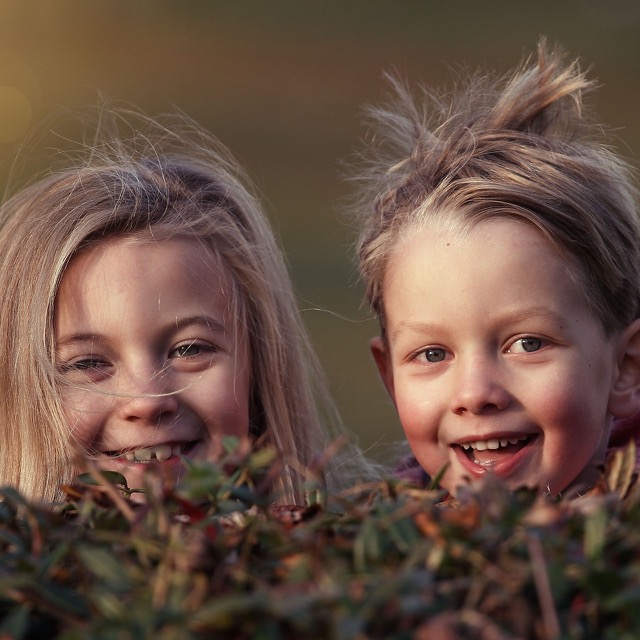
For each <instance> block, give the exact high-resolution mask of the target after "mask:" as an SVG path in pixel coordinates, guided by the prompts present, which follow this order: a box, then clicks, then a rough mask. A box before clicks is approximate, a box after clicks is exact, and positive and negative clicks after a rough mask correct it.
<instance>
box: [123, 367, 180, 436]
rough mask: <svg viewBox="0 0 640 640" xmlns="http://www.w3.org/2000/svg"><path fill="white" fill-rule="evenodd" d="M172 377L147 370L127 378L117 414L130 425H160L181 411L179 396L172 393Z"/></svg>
mask: <svg viewBox="0 0 640 640" xmlns="http://www.w3.org/2000/svg"><path fill="white" fill-rule="evenodd" d="M168 378H169V375H168V374H167V373H165V372H160V373H159V372H157V371H154V370H149V369H146V370H144V371H138V372H136V373H135V374H132V375H130V376H128V380H127V382H126V384H123V385H122V386H120V388H119V389H118V391H117V392H116V395H117V398H116V400H117V403H118V405H117V408H116V413H117V415H118V417H119V418H120V419H121V420H125V421H127V422H130V423H140V424H149V425H151V426H159V425H160V423H161V422H162V420H163V419H165V418H167V417H171V416H172V415H173V414H175V413H176V412H177V410H178V397H177V394H176V393H175V391H172V390H171V388H170V387H171V385H170V383H169V379H168Z"/></svg>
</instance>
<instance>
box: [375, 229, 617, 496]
mask: <svg viewBox="0 0 640 640" xmlns="http://www.w3.org/2000/svg"><path fill="white" fill-rule="evenodd" d="M401 242H402V241H401ZM569 269H570V267H569V265H568V264H567V263H566V261H564V260H563V259H562V258H561V257H560V256H559V255H558V253H557V252H556V251H555V250H554V249H553V248H552V246H551V245H550V244H549V243H548V241H547V240H546V239H545V238H544V237H543V236H542V234H541V233H540V232H539V231H538V230H536V229H534V228H533V227H532V226H530V225H528V224H525V223H523V222H518V221H514V220H509V219H506V218H503V219H493V220H488V221H485V222H482V223H479V224H478V225H477V226H476V227H474V228H473V229H471V230H470V231H469V232H468V234H466V235H464V236H463V235H462V234H461V233H460V232H456V231H451V230H444V227H442V226H437V225H436V224H435V223H434V224H433V225H431V226H429V227H428V228H427V229H424V228H421V229H420V230H416V229H414V230H413V231H409V234H408V235H407V236H406V239H405V241H404V242H402V244H401V246H399V247H398V250H397V251H395V252H394V254H393V257H392V258H391V259H390V263H389V266H388V270H387V273H386V277H385V281H384V308H385V322H386V330H387V340H386V341H383V340H381V339H380V338H377V339H375V340H374V341H373V342H372V352H373V355H374V357H375V359H376V362H377V364H378V367H379V369H380V372H381V374H382V377H383V380H384V382H385V384H386V386H387V388H388V390H389V392H390V394H391V396H392V398H393V400H394V402H395V405H396V407H397V410H398V414H399V417H400V422H401V423H402V426H403V428H404V431H405V433H406V435H407V438H408V441H409V443H410V445H411V447H412V449H413V452H414V454H415V456H416V457H417V459H418V461H419V462H420V464H421V465H422V466H423V468H424V469H425V470H426V471H427V473H429V474H430V475H431V476H435V475H436V474H437V473H438V472H440V471H441V470H442V469H443V468H444V467H445V466H446V472H445V475H444V479H443V482H442V485H443V486H444V487H445V488H446V489H448V490H449V491H454V490H455V488H456V487H457V486H459V485H461V484H463V483H465V482H466V481H467V479H473V478H480V477H482V476H484V475H485V474H487V473H494V474H495V475H496V476H499V477H501V478H503V479H505V480H506V481H507V482H508V483H509V485H510V486H512V487H516V486H520V485H526V486H530V487H539V488H540V489H543V490H547V491H550V492H551V493H553V494H555V493H558V492H560V491H563V490H565V489H566V488H568V487H569V486H570V485H574V486H577V485H583V483H585V484H587V485H588V484H589V483H590V482H592V481H593V478H594V475H595V473H596V468H597V464H598V463H599V462H600V461H601V460H602V459H603V456H604V451H605V448H606V445H607V437H608V432H609V427H610V421H611V415H612V414H614V415H616V414H618V413H620V409H619V408H618V407H617V404H616V401H615V399H614V398H615V397H617V396H616V394H615V393H614V391H613V390H614V387H615V385H616V381H617V379H618V377H619V364H620V362H619V360H620V357H621V355H620V354H621V353H624V346H623V340H624V334H623V333H617V334H614V336H612V337H607V335H605V333H604V330H603V329H602V327H601V324H600V322H599V321H598V320H597V319H596V318H595V317H594V316H593V314H592V313H591V311H590V310H589V308H588V307H587V305H586V303H585V301H584V298H583V295H582V294H581V292H580V290H579V289H578V287H577V286H576V284H575V283H574V281H573V280H572V279H571V277H570V275H569ZM621 345H622V346H621ZM583 488H584V486H583Z"/></svg>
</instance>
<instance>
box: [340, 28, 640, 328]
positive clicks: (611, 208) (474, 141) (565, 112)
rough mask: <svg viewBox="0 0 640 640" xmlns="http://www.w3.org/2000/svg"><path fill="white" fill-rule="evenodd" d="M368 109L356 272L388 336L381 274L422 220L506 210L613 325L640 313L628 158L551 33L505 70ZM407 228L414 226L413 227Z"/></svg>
mask: <svg viewBox="0 0 640 640" xmlns="http://www.w3.org/2000/svg"><path fill="white" fill-rule="evenodd" d="M387 78H388V79H389V81H390V83H391V86H392V90H393V97H392V99H391V101H390V102H389V103H388V104H386V105H384V106H382V107H379V108H371V109H369V110H368V113H369V115H370V116H371V117H372V119H373V131H374V134H373V136H372V140H373V141H372V144H370V145H369V147H368V149H367V150H366V151H365V152H364V153H363V154H362V155H361V161H360V162H359V163H358V167H357V169H356V170H355V171H354V172H353V176H352V177H353V179H354V180H355V181H357V182H358V183H359V190H358V194H357V196H356V200H355V202H354V207H353V210H354V212H355V215H356V216H357V219H358V220H359V226H360V236H359V239H358V242H357V255H358V261H359V270H360V273H361V275H362V277H363V279H364V281H365V285H366V295H367V298H368V300H369V302H370V304H371V305H372V308H373V309H374V311H375V312H376V313H377V314H378V316H379V318H380V321H381V324H382V330H383V335H384V277H385V273H386V269H387V265H388V261H389V259H390V257H391V256H392V255H393V252H394V250H395V249H396V247H397V245H398V242H399V240H401V238H402V237H404V234H405V233H407V232H408V233H410V230H409V229H410V227H413V226H414V225H416V224H418V225H424V224H428V223H429V221H430V220H433V219H434V218H436V217H437V218H440V219H442V218H444V219H446V218H447V217H454V218H456V219H457V221H459V222H461V223H462V224H463V225H467V226H468V225H474V224H477V223H478V222H481V221H482V220H486V219H490V218H495V217H508V218H513V219H516V220H520V221H524V222H526V223H528V224H531V225H533V226H534V227H536V228H537V229H539V230H540V231H541V232H542V233H543V234H544V236H545V237H546V238H547V239H548V240H549V242H551V243H552V245H553V246H554V247H555V249H556V250H557V251H558V252H559V253H560V254H561V255H562V256H563V258H564V259H566V260H567V264H568V268H569V273H570V275H571V277H573V278H574V279H575V281H576V282H577V284H578V285H579V286H580V287H581V290H582V291H583V293H584V296H585V299H586V300H587V302H588V304H589V305H590V308H591V309H592V311H593V313H594V314H595V316H596V317H597V318H598V319H599V320H600V322H601V323H602V326H603V327H604V329H605V331H607V332H611V331H613V330H615V329H617V328H620V327H622V326H625V325H627V324H629V323H630V322H632V321H633V320H634V319H636V318H638V317H639V316H640V226H639V223H638V218H637V211H636V199H635V198H636V193H635V189H634V186H633V176H632V175H631V170H630V168H629V166H628V165H627V164H626V163H625V162H624V161H623V160H622V159H621V158H620V157H619V156H618V155H617V154H616V153H615V152H614V151H613V150H612V149H611V148H610V146H609V144H608V142H607V140H606V138H605V137H604V135H603V129H602V127H601V126H600V125H599V124H597V123H595V122H594V120H593V118H592V116H591V114H590V113H589V112H588V110H587V105H586V101H585V94H586V93H588V92H589V91H591V90H592V88H593V83H592V82H591V81H589V80H588V79H587V78H586V77H585V75H584V74H583V73H582V72H581V70H580V67H579V65H578V62H577V61H567V60H566V56H565V55H564V54H563V53H562V52H561V51H560V49H558V48H553V49H551V48H549V47H548V46H547V44H546V42H545V40H544V39H541V40H540V42H539V45H538V52H537V59H536V60H534V61H532V60H531V59H530V58H529V59H527V60H525V61H524V62H523V63H522V65H521V66H519V67H518V68H517V69H516V70H515V71H514V72H512V73H511V74H508V75H506V76H502V77H500V76H491V75H483V74H475V75H471V76H470V77H468V78H467V79H466V80H465V81H464V82H463V83H462V84H461V85H460V86H459V87H457V88H456V89H455V90H454V91H452V92H450V93H448V94H442V95H435V94H434V93H430V92H429V91H427V90H426V89H424V88H422V89H421V91H420V95H419V97H418V98H414V96H413V95H412V93H411V92H410V90H409V89H408V88H407V86H406V83H405V82H403V81H401V80H400V79H399V78H398V77H397V75H391V74H389V75H387ZM408 230H409V231H408Z"/></svg>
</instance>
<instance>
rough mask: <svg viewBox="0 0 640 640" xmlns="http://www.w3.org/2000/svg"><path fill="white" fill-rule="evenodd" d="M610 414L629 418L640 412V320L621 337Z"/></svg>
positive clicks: (630, 326) (610, 401)
mask: <svg viewBox="0 0 640 640" xmlns="http://www.w3.org/2000/svg"><path fill="white" fill-rule="evenodd" d="M608 408H609V413H610V414H611V415H613V416H614V417H616V418H629V417H631V416H633V415H635V414H637V413H638V411H639V410H640V319H638V320H634V321H633V322H632V323H631V324H630V325H629V326H628V327H627V328H626V329H625V330H624V331H623V332H622V334H621V335H620V337H619V342H618V373H617V376H616V378H615V379H614V381H613V384H612V386H611V393H610V394H609V407H608Z"/></svg>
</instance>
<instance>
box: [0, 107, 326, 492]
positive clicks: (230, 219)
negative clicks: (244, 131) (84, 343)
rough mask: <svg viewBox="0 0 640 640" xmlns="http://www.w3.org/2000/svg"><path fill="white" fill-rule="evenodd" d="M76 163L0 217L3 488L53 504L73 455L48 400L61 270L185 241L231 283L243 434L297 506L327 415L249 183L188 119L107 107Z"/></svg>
mask: <svg viewBox="0 0 640 640" xmlns="http://www.w3.org/2000/svg"><path fill="white" fill-rule="evenodd" d="M126 128H128V135H124V134H123V130H124V131H126V130H127V129H126ZM81 156H83V159H81V160H80V162H79V163H78V162H74V165H73V166H71V168H67V169H62V170H56V171H54V172H52V173H51V174H50V175H48V176H46V177H44V178H43V179H41V180H40V181H38V182H36V183H35V184H32V185H31V186H29V187H27V188H25V189H23V190H22V191H21V192H19V193H17V194H16V195H14V196H13V197H12V198H10V199H9V200H8V201H7V202H5V203H4V204H3V206H2V207H1V209H0V224H1V229H0V289H1V290H2V296H3V304H2V307H1V310H0V390H1V392H0V416H1V418H0V434H1V435H0V441H1V442H2V446H1V447H0V484H9V485H12V486H15V487H17V488H18V489H19V490H21V491H22V492H23V493H24V494H25V495H27V496H28V497H32V498H37V499H44V500H51V499H53V498H54V497H56V491H57V489H58V487H59V485H60V483H61V482H68V481H69V480H71V477H70V476H71V474H72V473H73V458H74V456H75V455H77V451H75V450H74V448H73V447H72V446H71V443H70V439H71V438H70V430H69V426H68V424H67V423H66V421H65V419H64V417H63V412H62V407H61V403H60V400H59V394H58V391H57V384H56V372H55V366H54V358H55V344H54V338H53V336H54V331H53V314H54V301H55V298H56V293H57V290H58V286H59V284H60V280H61V278H62V276H63V274H64V272H65V268H66V267H67V265H68V264H69V261H70V260H71V259H72V258H73V257H74V256H75V255H77V254H78V253H79V252H81V251H83V250H85V249H86V248H88V247H90V246H91V245H92V244H95V243H99V242H101V241H102V240H104V239H105V238H107V237H110V236H114V235H116V236H125V237H129V236H131V237H136V236H151V237H153V238H154V239H163V238H167V237H172V236H186V237H190V238H195V239H197V240H198V241H199V242H201V243H203V244H204V245H205V246H206V247H208V248H209V249H210V250H211V252H212V253H213V255H214V256H216V258H217V259H218V260H219V261H220V263H221V264H222V265H224V267H225V268H226V269H227V271H228V272H229V274H230V276H231V278H232V281H233V288H234V291H233V292H232V300H233V302H232V306H233V307H234V309H233V310H232V313H235V314H236V316H235V317H236V318H237V321H238V322H239V323H241V324H242V325H244V330H245V331H246V333H247V335H248V338H249V343H250V353H251V368H252V385H251V386H252V388H251V398H250V403H251V408H250V414H251V415H250V422H251V424H250V429H251V432H252V433H253V434H254V435H255V436H262V437H263V439H264V441H265V442H266V443H267V444H271V445H273V446H275V447H276V449H277V450H278V451H279V453H280V454H281V456H282V459H283V461H284V462H285V473H284V474H282V475H281V477H280V480H279V483H280V486H278V487H276V488H275V490H274V495H275V496H276V498H277V499H278V500H281V501H283V502H291V501H296V500H300V499H301V483H302V477H303V476H304V469H305V468H306V467H307V466H308V465H309V464H310V463H311V461H312V458H313V456H314V455H316V454H317V453H318V451H319V450H320V449H322V448H324V447H325V446H326V444H327V443H326V442H325V441H324V439H326V438H327V437H328V436H327V431H326V430H325V429H324V428H323V426H322V423H323V421H325V420H327V421H329V420H335V419H336V417H335V413H334V409H333V406H332V404H331V402H330V401H329V399H328V397H327V394H326V389H325V388H324V383H323V378H322V375H321V374H320V373H319V371H318V370H317V365H316V362H315V359H314V356H313V353H312V351H311V349H310V346H309V343H308V340H307V337H306V334H305V331H304V329H303V327H302V324H301V321H300V318H299V314H298V309H297V306H296V302H295V299H294V296H293V293H292V287H291V284H290V280H289V277H288V273H287V270H286V267H285V265H284V262H283V259H282V255H281V252H280V251H279V249H278V247H277V246H276V243H275V240H274V237H273V233H272V231H271V229H270V227H269V225H268V222H267V220H266V217H265V215H264V214H263V211H262V209H261V207H260V205H259V204H258V202H257V200H256V199H255V197H254V196H253V195H252V194H251V193H250V192H249V190H248V189H247V186H246V184H247V180H246V178H245V176H244V175H243V174H242V173H241V172H240V169H239V167H238V166H237V164H236V163H235V162H234V161H233V159H232V158H231V157H230V155H229V153H228V152H227V151H226V150H225V149H224V148H223V147H221V145H220V144H219V143H218V142H217V141H216V140H215V139H214V138H213V137H212V136H210V135H209V134H207V133H205V132H204V131H203V130H202V129H200V128H199V127H198V126H197V125H196V124H194V123H193V122H191V121H190V120H188V119H187V118H184V117H177V116H173V117H167V118H166V119H162V118H161V119H158V120H156V121H154V120H151V119H149V118H145V117H144V116H142V115H140V114H137V113H135V112H133V111H131V110H104V111H102V112H101V122H100V123H99V126H98V136H97V138H96V139H95V140H94V141H92V142H91V144H89V145H87V146H86V147H85V149H84V151H83V153H82V154H81ZM314 389H315V392H314ZM320 402H324V406H325V409H326V413H325V414H323V415H320V412H319V410H318V408H317V407H318V404H319V403H320ZM323 438H324V439H323Z"/></svg>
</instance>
